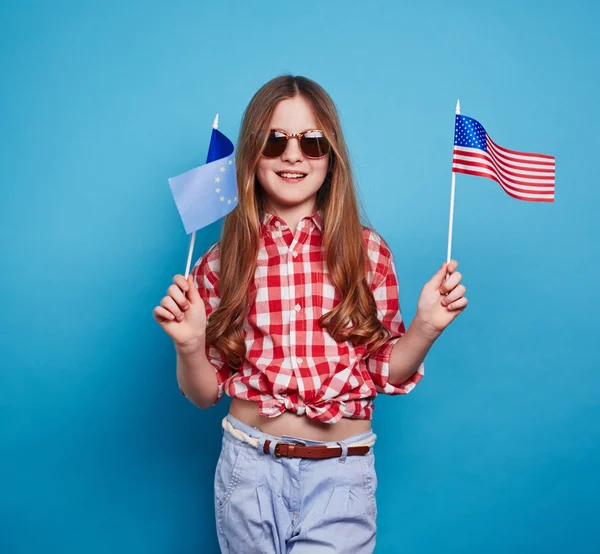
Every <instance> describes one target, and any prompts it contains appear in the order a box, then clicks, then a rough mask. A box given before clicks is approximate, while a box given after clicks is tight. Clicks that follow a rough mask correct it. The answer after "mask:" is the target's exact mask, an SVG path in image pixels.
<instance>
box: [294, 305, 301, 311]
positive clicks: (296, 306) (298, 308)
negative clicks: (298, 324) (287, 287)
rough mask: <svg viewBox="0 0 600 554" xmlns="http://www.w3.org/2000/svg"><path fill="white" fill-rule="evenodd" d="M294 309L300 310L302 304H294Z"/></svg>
mask: <svg viewBox="0 0 600 554" xmlns="http://www.w3.org/2000/svg"><path fill="white" fill-rule="evenodd" d="M294 310H296V311H297V312H299V311H300V310H301V308H300V304H296V305H295V306H294Z"/></svg>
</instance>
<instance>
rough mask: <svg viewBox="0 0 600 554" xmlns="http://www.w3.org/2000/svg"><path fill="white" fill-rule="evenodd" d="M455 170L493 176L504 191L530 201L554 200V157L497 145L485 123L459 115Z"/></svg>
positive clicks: (481, 175) (455, 130)
mask: <svg viewBox="0 0 600 554" xmlns="http://www.w3.org/2000/svg"><path fill="white" fill-rule="evenodd" d="M452 171H454V172H455V173H466V174H467V175H477V176H479V177H487V178H488V179H493V180H494V181H496V182H497V183H499V184H500V186H501V187H502V188H503V189H504V191H505V192H506V193H507V194H509V195H510V196H512V197H513V198H517V199H519V200H526V201H528V202H554V178H555V160H554V156H547V155H545V154H531V153H528V152H516V151H514V150H507V149H506V148H502V147H501V146H498V145H497V144H496V143H495V142H494V141H493V140H492V139H491V138H490V136H489V135H488V134H487V132H486V130H485V129H484V128H483V125H481V123H479V122H478V121H476V120H475V119H473V118H471V117H467V116H464V115H457V116H456V123H455V126H454V157H453V159H452Z"/></svg>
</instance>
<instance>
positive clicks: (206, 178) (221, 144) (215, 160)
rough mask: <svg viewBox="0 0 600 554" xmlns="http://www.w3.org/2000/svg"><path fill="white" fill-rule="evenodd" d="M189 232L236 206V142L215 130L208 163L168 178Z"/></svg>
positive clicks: (211, 140) (213, 220)
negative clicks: (234, 143) (234, 146)
mask: <svg viewBox="0 0 600 554" xmlns="http://www.w3.org/2000/svg"><path fill="white" fill-rule="evenodd" d="M169 186H170V187H171V192H172V193H173V198H174V199H175V204H176V206H177V210H178V211H179V215H180V216H181V220H182V221H183V226H184V227H185V232H186V233H188V234H189V233H192V232H193V231H197V230H198V229H201V228H202V227H206V226H207V225H210V224H211V223H213V222H215V221H217V219H220V218H221V217H224V216H226V215H227V214H228V213H229V212H231V211H232V210H233V209H234V208H235V207H236V206H237V181H236V177H235V154H234V148H233V143H232V142H231V141H230V140H229V139H228V138H227V137H226V136H225V135H224V134H223V133H221V132H220V131H219V130H218V129H213V131H212V136H211V139H210V146H209V148H208V156H207V159H206V164H204V165H201V166H199V167H195V168H194V169H190V170H189V171H186V172H185V173H182V174H181V175H177V177H171V178H170V179H169Z"/></svg>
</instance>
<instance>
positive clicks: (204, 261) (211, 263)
mask: <svg viewBox="0 0 600 554" xmlns="http://www.w3.org/2000/svg"><path fill="white" fill-rule="evenodd" d="M218 267H219V259H218V249H215V248H211V249H210V250H209V251H208V252H207V253H206V254H205V255H204V256H202V257H201V258H200V259H199V260H198V262H197V263H196V265H195V266H194V268H193V269H192V275H193V276H194V283H195V285H196V287H197V289H198V292H199V294H200V297H201V298H202V300H203V301H204V307H205V309H206V318H207V321H208V320H209V318H210V316H211V314H212V313H213V312H214V311H215V310H216V309H217V308H218V307H219V304H220V303H221V297H220V296H219V278H218ZM206 357H207V359H208V361H209V362H210V363H211V364H212V365H213V366H214V368H215V371H216V376H217V385H218V387H219V389H218V395H217V400H216V401H215V403H216V402H218V401H219V399H220V398H221V397H222V396H223V394H224V392H225V383H226V381H227V379H228V378H229V377H230V376H231V373H232V371H231V368H230V367H229V365H228V364H227V363H226V362H225V360H224V358H223V355H222V354H221V351H220V350H218V349H217V348H216V347H214V346H212V345H208V344H207V345H206ZM180 390H181V389H180ZM181 393H182V394H183V391H181ZM184 396H185V395H184Z"/></svg>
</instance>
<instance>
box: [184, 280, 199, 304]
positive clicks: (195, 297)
mask: <svg viewBox="0 0 600 554" xmlns="http://www.w3.org/2000/svg"><path fill="white" fill-rule="evenodd" d="M187 283H188V286H189V290H188V293H187V297H188V298H189V300H190V302H191V303H192V304H195V303H196V302H198V301H199V300H201V298H200V293H199V292H198V287H197V286H196V283H194V276H193V275H192V274H191V273H190V274H189V275H188V278H187Z"/></svg>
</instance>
